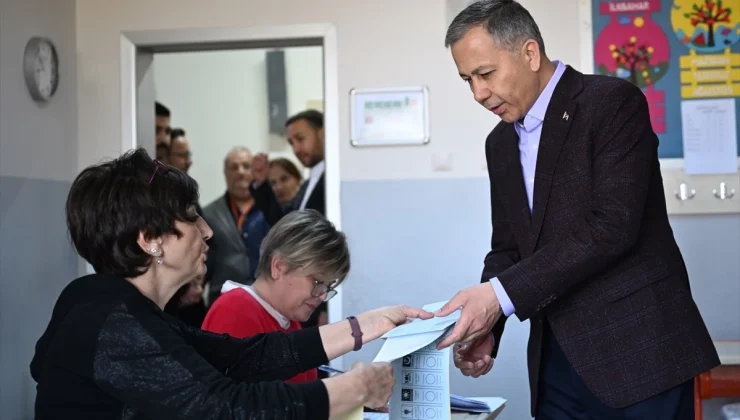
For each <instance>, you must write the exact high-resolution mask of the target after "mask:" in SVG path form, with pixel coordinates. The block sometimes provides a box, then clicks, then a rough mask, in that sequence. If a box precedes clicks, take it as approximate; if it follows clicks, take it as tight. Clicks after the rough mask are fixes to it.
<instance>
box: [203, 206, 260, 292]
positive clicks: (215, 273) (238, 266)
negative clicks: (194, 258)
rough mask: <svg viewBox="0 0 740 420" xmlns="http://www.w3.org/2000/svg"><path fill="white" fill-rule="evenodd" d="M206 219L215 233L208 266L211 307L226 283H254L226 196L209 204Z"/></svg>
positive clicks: (209, 242) (204, 210)
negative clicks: (231, 281) (250, 278)
mask: <svg viewBox="0 0 740 420" xmlns="http://www.w3.org/2000/svg"><path fill="white" fill-rule="evenodd" d="M203 218H204V219H205V220H206V222H208V225H209V226H210V227H211V229H212V230H213V237H211V239H210V240H209V241H208V246H209V247H210V248H211V252H209V258H208V261H207V263H206V264H207V267H208V272H207V274H206V276H207V278H208V283H209V286H208V289H209V293H208V295H209V304H210V303H212V302H213V299H215V298H216V297H218V295H219V294H220V293H221V286H222V285H223V284H224V282H226V280H233V281H235V282H238V283H242V284H247V283H251V282H249V281H248V279H249V257H248V255H247V247H246V246H245V245H244V240H243V239H242V236H241V235H240V233H239V230H238V229H237V228H236V223H235V222H234V215H233V214H232V213H231V208H230V207H229V204H228V203H227V201H226V196H222V197H219V198H217V199H216V200H215V201H213V202H212V203H211V204H209V205H207V206H206V207H205V208H204V209H203Z"/></svg>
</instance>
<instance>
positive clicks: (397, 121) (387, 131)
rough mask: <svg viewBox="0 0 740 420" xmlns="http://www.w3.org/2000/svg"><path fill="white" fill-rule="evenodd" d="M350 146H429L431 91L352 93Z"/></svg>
mask: <svg viewBox="0 0 740 420" xmlns="http://www.w3.org/2000/svg"><path fill="white" fill-rule="evenodd" d="M350 143H351V144H352V145H353V146H355V147H365V146H393V145H424V144H427V143H429V89H428V88H427V87H426V86H419V87H409V88H387V89H352V90H351V91H350Z"/></svg>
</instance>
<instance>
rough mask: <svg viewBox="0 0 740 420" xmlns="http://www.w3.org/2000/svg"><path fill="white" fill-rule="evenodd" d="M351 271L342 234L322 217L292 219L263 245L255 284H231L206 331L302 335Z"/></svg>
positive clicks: (307, 214)
mask: <svg viewBox="0 0 740 420" xmlns="http://www.w3.org/2000/svg"><path fill="white" fill-rule="evenodd" d="M349 267H350V257H349V249H348V248H347V241H346V239H345V237H344V234H343V233H341V232H338V231H337V230H336V229H335V228H334V225H332V223H331V222H329V221H328V220H327V219H326V218H325V217H324V216H323V215H322V214H321V213H319V212H317V211H315V210H296V211H293V212H291V213H288V214H287V215H286V216H285V217H283V218H282V219H280V221H279V222H278V223H277V224H275V226H273V227H272V229H270V233H268V234H267V237H265V240H264V241H263V242H262V249H261V250H260V262H259V265H258V266H257V279H256V280H255V282H254V284H252V286H247V285H244V284H239V283H236V282H233V281H227V282H226V283H225V284H224V287H223V289H221V296H220V297H219V298H218V299H217V300H216V301H215V302H214V304H213V306H212V307H211V309H210V310H209V311H208V314H207V315H206V319H205V321H204V322H203V330H205V331H211V332H215V333H226V334H229V335H231V336H232V337H240V338H241V337H251V336H254V335H257V334H261V333H266V332H273V331H282V332H289V331H297V330H300V329H301V324H300V323H301V322H305V321H307V320H308V319H309V317H310V316H311V314H312V313H313V312H314V311H315V310H316V308H318V307H319V305H321V304H322V303H323V302H326V301H328V300H329V299H331V298H332V297H334V295H335V294H336V290H334V289H335V288H336V287H337V286H338V285H339V284H340V283H341V282H342V281H343V280H344V278H345V277H346V276H347V273H348V272H349ZM316 378H317V371H316V369H310V370H308V371H305V372H301V373H300V374H298V375H297V376H295V377H293V378H291V379H290V380H289V382H305V381H312V380H315V379H316Z"/></svg>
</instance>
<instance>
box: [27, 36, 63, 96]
mask: <svg viewBox="0 0 740 420" xmlns="http://www.w3.org/2000/svg"><path fill="white" fill-rule="evenodd" d="M23 75H24V76H25V79H26V87H27V88H28V92H29V93H30V94H31V97H32V98H33V99H34V100H35V101H37V102H48V101H49V99H51V97H52V96H54V93H55V92H56V90H57V86H58V85H59V56H58V55H57V49H56V47H55V46H54V43H53V42H52V41H51V40H50V39H49V38H43V37H33V38H31V39H29V40H28V43H27V44H26V50H25V52H24V53H23Z"/></svg>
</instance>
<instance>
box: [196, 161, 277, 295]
mask: <svg viewBox="0 0 740 420" xmlns="http://www.w3.org/2000/svg"><path fill="white" fill-rule="evenodd" d="M224 177H225V178H226V193H225V194H224V195H223V196H222V197H219V198H217V199H216V200H214V201H213V202H212V203H210V204H208V205H207V206H206V207H205V208H204V209H203V217H204V218H205V220H206V221H207V222H208V224H209V225H210V226H211V229H213V232H214V234H213V238H212V239H211V240H210V241H209V245H210V247H211V248H210V252H209V257H208V261H209V264H208V266H209V272H208V274H207V285H208V286H207V287H208V302H207V303H208V304H210V303H212V302H213V301H214V300H215V299H216V298H217V297H218V296H219V295H220V293H221V287H222V286H223V284H224V282H225V281H226V280H233V281H235V282H238V283H242V284H247V285H250V284H252V283H253V282H254V278H255V271H256V269H257V263H258V262H259V255H260V254H259V250H260V245H261V244H262V240H263V239H264V238H265V236H267V233H268V232H269V230H270V225H269V224H268V223H267V219H266V218H265V215H264V214H263V213H262V211H261V210H260V209H259V208H258V207H257V206H256V205H255V200H254V198H253V197H252V194H251V193H250V191H249V185H250V184H251V182H252V181H253V179H254V176H253V174H252V152H251V151H250V150H249V149H247V148H246V147H235V148H234V149H232V150H231V151H230V152H229V153H228V154H227V155H226V158H225V159H224Z"/></svg>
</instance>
